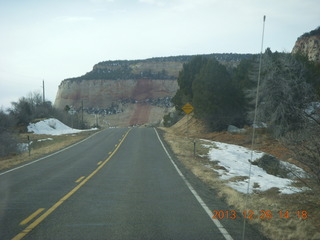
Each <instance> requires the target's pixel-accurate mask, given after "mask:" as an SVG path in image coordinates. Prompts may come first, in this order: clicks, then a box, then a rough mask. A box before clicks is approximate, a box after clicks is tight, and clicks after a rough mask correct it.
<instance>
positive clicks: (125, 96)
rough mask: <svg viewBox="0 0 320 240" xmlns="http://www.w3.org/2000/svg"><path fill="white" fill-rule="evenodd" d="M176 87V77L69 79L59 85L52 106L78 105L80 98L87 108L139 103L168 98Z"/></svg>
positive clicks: (61, 107)
mask: <svg viewBox="0 0 320 240" xmlns="http://www.w3.org/2000/svg"><path fill="white" fill-rule="evenodd" d="M177 89H178V83H177V81H176V80H161V79H156V80H151V79H139V80H135V79H128V80H89V81H88V80H77V81H71V80H69V81H63V82H62V83H61V84H60V86H59V89H58V92H57V96H56V100H55V103H54V105H55V107H57V108H59V109H63V108H64V107H65V106H66V105H69V106H73V107H74V108H79V107H80V106H81V103H82V101H83V102H84V105H85V106H86V107H87V108H88V107H91V108H92V107H93V108H108V107H109V106H110V105H111V103H112V102H117V101H119V100H122V101H123V100H127V101H130V102H140V101H144V100H146V99H150V100H152V99H158V98H165V97H172V96H173V95H174V94H175V92H176V91H177Z"/></svg>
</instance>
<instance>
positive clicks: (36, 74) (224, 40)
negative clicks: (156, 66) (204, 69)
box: [0, 0, 320, 108]
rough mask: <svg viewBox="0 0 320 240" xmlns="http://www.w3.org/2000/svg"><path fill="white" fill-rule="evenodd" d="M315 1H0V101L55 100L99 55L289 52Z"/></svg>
mask: <svg viewBox="0 0 320 240" xmlns="http://www.w3.org/2000/svg"><path fill="white" fill-rule="evenodd" d="M319 9H320V2H319V0H1V1H0V32H1V38H0V107H1V106H3V107H4V108H6V107H9V106H10V102H11V101H17V100H18V99H19V98H20V97H22V96H26V95H27V94H28V93H29V92H34V91H39V92H41V91H42V90H41V86H42V80H43V79H44V80H45V85H46V97H47V99H48V100H50V101H52V102H54V99H55V95H56V92H57V89H58V85H59V84H60V82H61V81H62V80H63V79H65V78H70V77H77V76H80V75H83V74H85V73H86V72H89V71H91V69H92V67H93V65H94V64H96V63H98V62H101V61H106V60H117V59H120V60H124V59H128V60H129V59H144V58H150V57H161V56H175V55H190V54H209V53H258V52H259V51H260V44H261V33H262V19H263V15H266V16H267V20H266V29H265V44H264V46H265V48H267V47H270V48H271V50H272V51H286V52H291V50H292V47H293V45H294V43H295V41H296V39H297V38H298V37H299V36H300V35H302V34H303V33H305V32H309V31H311V30H313V29H315V28H316V27H318V26H319V25H320V12H319Z"/></svg>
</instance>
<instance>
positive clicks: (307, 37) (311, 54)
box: [292, 27, 320, 63]
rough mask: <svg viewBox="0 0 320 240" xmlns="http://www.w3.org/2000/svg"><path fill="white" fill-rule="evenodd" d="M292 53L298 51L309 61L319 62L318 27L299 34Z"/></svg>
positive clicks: (319, 30) (319, 32) (319, 35)
mask: <svg viewBox="0 0 320 240" xmlns="http://www.w3.org/2000/svg"><path fill="white" fill-rule="evenodd" d="M292 53H300V54H302V55H304V56H306V57H307V58H308V59H309V60H310V61H314V62H317V63H320V27H318V28H316V29H315V30H312V31H310V32H308V33H305V34H303V35H301V36H300V37H299V38H298V39H297V41H296V43H295V45H294V47H293V49H292Z"/></svg>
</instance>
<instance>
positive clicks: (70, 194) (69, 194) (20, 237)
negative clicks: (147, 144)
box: [12, 129, 131, 240]
mask: <svg viewBox="0 0 320 240" xmlns="http://www.w3.org/2000/svg"><path fill="white" fill-rule="evenodd" d="M130 131H131V129H129V130H128V131H127V132H126V134H125V135H124V137H123V138H122V140H121V142H120V143H119V144H118V146H117V147H116V149H115V150H114V151H113V152H112V153H111V155H110V156H109V157H108V158H107V159H106V160H105V161H104V162H103V163H102V164H101V165H99V166H98V167H97V168H96V170H94V171H93V172H92V173H91V174H90V175H89V176H88V177H87V178H86V179H84V180H83V181H82V182H81V183H79V184H78V185H77V186H76V187H75V188H73V189H72V190H71V191H70V192H69V193H67V194H66V195H65V196H64V197H62V198H61V199H60V200H59V201H58V202H56V203H55V204H54V205H53V206H52V207H51V208H49V209H48V210H47V211H46V212H45V213H44V214H42V215H41V216H40V217H39V218H37V219H36V220H35V221H34V222H33V223H31V224H30V225H29V226H27V227H26V228H25V229H24V230H23V231H22V232H20V233H19V234H18V235H16V236H15V237H14V238H12V240H20V239H22V238H24V237H25V236H26V235H27V234H28V233H29V232H31V231H32V230H33V229H34V228H35V227H37V226H38V225H39V224H40V223H41V222H42V221H43V220H44V219H45V218H46V217H48V216H49V215H50V214H51V213H52V212H53V211H54V210H56V209H57V208H58V207H59V206H60V205H61V204H62V203H63V202H64V201H66V200H67V199H68V198H70V197H71V196H72V195H73V194H74V193H75V192H76V191H78V190H79V189H80V188H81V187H82V186H83V185H84V184H85V183H86V182H88V180H89V179H90V178H92V177H93V176H94V175H95V174H96V173H97V172H98V171H99V170H100V169H101V168H102V167H103V166H104V165H106V163H107V162H108V161H109V160H110V159H111V158H112V156H113V155H114V154H115V153H116V152H117V151H118V149H119V147H120V146H121V144H122V143H123V141H124V140H125V139H126V137H127V136H128V134H129V132H130Z"/></svg>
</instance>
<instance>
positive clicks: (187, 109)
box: [182, 103, 196, 158]
mask: <svg viewBox="0 0 320 240" xmlns="http://www.w3.org/2000/svg"><path fill="white" fill-rule="evenodd" d="M182 110H183V111H184V113H185V114H187V115H189V117H188V119H187V130H186V132H187V134H188V129H189V127H188V122H189V120H190V113H191V112H193V110H194V108H193V106H192V105H191V104H190V103H187V104H185V105H184V106H183V107H182ZM193 157H194V158H195V157H196V141H195V140H193Z"/></svg>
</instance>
